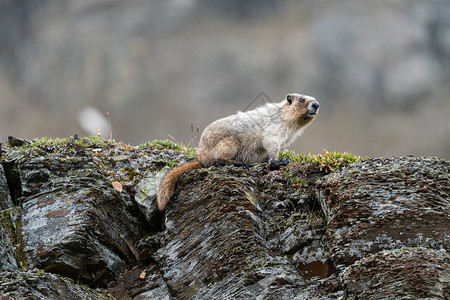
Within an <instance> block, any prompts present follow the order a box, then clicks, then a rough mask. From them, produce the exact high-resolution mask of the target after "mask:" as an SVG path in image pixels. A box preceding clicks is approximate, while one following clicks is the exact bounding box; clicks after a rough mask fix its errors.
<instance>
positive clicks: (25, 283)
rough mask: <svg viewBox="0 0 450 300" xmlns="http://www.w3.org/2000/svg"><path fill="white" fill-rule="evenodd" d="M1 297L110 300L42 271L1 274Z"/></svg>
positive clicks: (98, 293)
mask: <svg viewBox="0 0 450 300" xmlns="http://www.w3.org/2000/svg"><path fill="white" fill-rule="evenodd" d="M0 295H1V296H2V299H18V300H19V299H33V300H34V299H36V300H37V299H69V300H78V299H83V300H84V299H85V300H96V299H99V300H100V299H101V300H103V299H108V298H107V296H106V295H105V294H102V293H100V292H97V291H95V290H93V289H90V288H88V287H85V286H81V285H79V284H75V283H74V282H73V281H72V280H70V279H68V278H64V277H61V276H59V275H55V274H51V273H45V272H44V271H42V270H37V269H34V270H30V271H27V272H3V273H0Z"/></svg>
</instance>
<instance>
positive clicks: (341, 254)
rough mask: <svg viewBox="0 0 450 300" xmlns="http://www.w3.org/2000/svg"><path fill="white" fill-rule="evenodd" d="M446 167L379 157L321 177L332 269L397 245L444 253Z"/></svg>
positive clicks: (447, 238)
mask: <svg viewBox="0 0 450 300" xmlns="http://www.w3.org/2000/svg"><path fill="white" fill-rule="evenodd" d="M449 174H450V164H449V162H448V161H445V160H440V159H434V158H413V157H404V158H390V159H387V158H380V159H370V160H367V161H364V162H362V163H360V164H354V165H352V166H349V167H348V168H345V169H344V170H342V171H341V172H336V173H335V174H331V175H328V176H326V177H325V178H324V179H323V182H322V184H321V186H320V189H319V193H318V195H319V199H320V202H321V204H322V207H323V210H324V212H325V213H326V215H327V220H328V226H327V234H328V242H329V245H330V252H331V257H332V259H333V261H334V263H335V264H336V265H337V267H340V266H348V265H351V264H352V263H354V262H355V261H357V260H359V259H361V258H364V257H366V256H368V255H370V254H371V253H376V252H378V251H381V250H389V249H397V248H402V247H426V248H430V249H436V250H440V249H445V250H447V251H449V250H450V230H449V224H450V217H449V213H448V212H449V210H450V197H449V195H450V177H449V176H450V175H449Z"/></svg>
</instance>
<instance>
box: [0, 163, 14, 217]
mask: <svg viewBox="0 0 450 300" xmlns="http://www.w3.org/2000/svg"><path fill="white" fill-rule="evenodd" d="M11 207H13V203H12V201H11V195H10V193H9V188H8V182H7V180H6V174H5V170H4V169H3V166H2V165H1V164H0V210H3V209H8V208H11Z"/></svg>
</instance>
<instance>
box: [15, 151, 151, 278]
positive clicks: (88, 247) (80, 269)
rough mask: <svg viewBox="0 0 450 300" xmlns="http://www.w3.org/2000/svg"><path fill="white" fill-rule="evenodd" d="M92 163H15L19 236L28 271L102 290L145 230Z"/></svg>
mask: <svg viewBox="0 0 450 300" xmlns="http://www.w3.org/2000/svg"><path fill="white" fill-rule="evenodd" d="M94 158H95V157H72V158H64V159H59V160H55V159H52V158H49V157H45V156H44V157H42V156H41V157H28V158H24V159H21V160H19V161H18V162H17V165H18V168H19V169H20V179H21V186H22V190H23V195H24V197H26V198H23V199H22V201H23V235H24V240H25V252H26V254H27V256H28V260H29V263H30V265H31V266H32V267H38V268H42V269H44V270H45V271H49V272H53V273H57V274H61V275H64V276H68V277H71V278H73V279H76V280H82V281H83V282H86V283H89V284H93V285H102V286H106V284H107V283H108V282H109V281H111V280H113V279H116V278H118V277H119V275H120V273H121V272H123V271H124V270H125V269H126V266H127V263H129V262H130V261H134V260H135V256H134V254H133V248H132V244H133V243H134V241H135V240H136V239H137V238H138V237H139V236H141V235H142V230H144V229H145V226H142V223H141V221H140V220H139V219H138V218H136V217H135V216H133V215H132V214H133V212H132V207H129V205H132V202H131V201H130V199H128V196H127V195H126V194H122V193H119V192H118V191H116V190H114V189H113V187H112V185H111V183H110V182H109V181H108V180H107V177H106V176H104V175H103V173H102V170H101V167H100V166H101V165H99V164H100V162H98V161H96V160H95V159H94Z"/></svg>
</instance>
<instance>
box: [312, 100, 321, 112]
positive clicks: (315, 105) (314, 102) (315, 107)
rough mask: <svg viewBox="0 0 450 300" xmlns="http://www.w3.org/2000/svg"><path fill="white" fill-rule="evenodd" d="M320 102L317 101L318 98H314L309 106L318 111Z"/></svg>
mask: <svg viewBox="0 0 450 300" xmlns="http://www.w3.org/2000/svg"><path fill="white" fill-rule="evenodd" d="M319 106H320V105H319V102H317V100H312V101H311V102H310V103H309V107H310V109H313V110H315V111H318V110H319Z"/></svg>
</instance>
